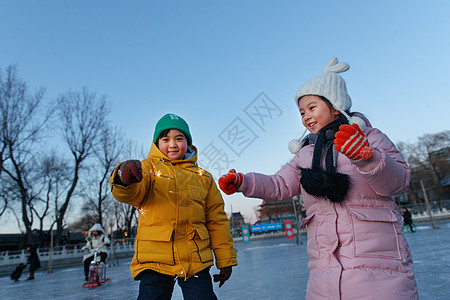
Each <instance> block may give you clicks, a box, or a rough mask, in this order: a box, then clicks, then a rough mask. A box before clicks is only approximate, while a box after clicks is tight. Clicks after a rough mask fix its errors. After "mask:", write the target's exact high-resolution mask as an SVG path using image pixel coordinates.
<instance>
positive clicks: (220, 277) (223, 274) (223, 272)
mask: <svg viewBox="0 0 450 300" xmlns="http://www.w3.org/2000/svg"><path fill="white" fill-rule="evenodd" d="M232 271H233V269H232V267H225V268H222V269H220V273H219V274H214V275H213V277H214V282H217V281H220V283H219V287H221V286H222V285H223V284H224V283H225V281H227V280H228V279H229V278H230V276H231V272H232Z"/></svg>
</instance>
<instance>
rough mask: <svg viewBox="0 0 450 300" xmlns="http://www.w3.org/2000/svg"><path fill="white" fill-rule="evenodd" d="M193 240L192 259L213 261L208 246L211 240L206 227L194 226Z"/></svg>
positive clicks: (204, 261)
mask: <svg viewBox="0 0 450 300" xmlns="http://www.w3.org/2000/svg"><path fill="white" fill-rule="evenodd" d="M193 242H194V244H195V248H194V252H195V253H193V257H192V258H193V260H198V261H200V262H202V263H206V262H210V261H213V254H212V251H211V247H210V246H211V241H210V238H209V232H208V229H206V227H198V228H195V234H194V239H193Z"/></svg>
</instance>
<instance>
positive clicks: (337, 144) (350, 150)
mask: <svg viewBox="0 0 450 300" xmlns="http://www.w3.org/2000/svg"><path fill="white" fill-rule="evenodd" d="M334 137H335V139H334V149H336V150H337V151H339V152H341V153H342V154H344V155H345V156H347V157H348V158H350V159H351V160H361V159H363V160H370V159H372V158H373V149H372V148H371V147H370V144H369V142H368V141H367V138H366V136H365V134H364V133H363V132H362V131H361V129H360V128H359V126H358V125H356V124H353V125H352V126H350V125H341V126H339V131H338V132H336V134H335V135H334Z"/></svg>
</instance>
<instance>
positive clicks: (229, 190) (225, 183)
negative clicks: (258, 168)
mask: <svg viewBox="0 0 450 300" xmlns="http://www.w3.org/2000/svg"><path fill="white" fill-rule="evenodd" d="M242 181H244V174H242V173H236V170H234V169H231V170H230V171H229V172H228V174H225V175H223V176H222V177H220V178H219V188H220V189H221V190H222V191H223V192H224V193H225V194H227V195H231V194H234V193H236V192H237V191H238V189H239V187H240V186H241V184H242Z"/></svg>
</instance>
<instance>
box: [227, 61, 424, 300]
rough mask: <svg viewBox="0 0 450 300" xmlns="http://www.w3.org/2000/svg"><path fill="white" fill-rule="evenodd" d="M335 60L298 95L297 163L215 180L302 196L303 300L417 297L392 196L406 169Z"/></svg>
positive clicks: (405, 180) (270, 194)
mask: <svg viewBox="0 0 450 300" xmlns="http://www.w3.org/2000/svg"><path fill="white" fill-rule="evenodd" d="M348 68H349V65H348V64H346V63H339V62H338V60H337V59H336V58H333V59H332V60H331V61H330V62H329V63H328V64H327V65H326V66H325V68H324V70H323V74H322V75H320V76H318V77H315V78H313V79H311V80H309V81H307V82H306V83H305V84H304V85H303V86H302V87H301V88H300V89H299V90H298V92H297V94H296V97H295V102H296V105H297V106H298V107H299V109H300V114H301V117H302V123H303V125H304V126H305V127H306V129H308V130H309V131H310V132H311V133H310V134H309V135H308V136H307V137H306V138H305V139H304V140H303V143H302V144H300V142H299V141H298V140H297V141H294V142H291V143H290V150H291V151H292V152H293V153H295V157H294V158H293V159H292V160H291V162H290V163H288V164H286V165H285V166H284V167H282V169H281V170H279V171H278V172H277V173H276V174H274V175H263V174H258V173H248V174H245V175H244V174H242V173H236V171H234V170H231V171H230V172H229V173H228V174H226V175H224V176H222V177H221V178H220V179H219V186H220V188H221V189H222V190H223V191H224V192H225V193H226V194H232V193H234V192H236V191H239V192H242V193H243V194H244V195H245V196H246V197H254V198H261V199H266V200H282V199H286V198H290V197H293V196H295V195H297V194H300V193H301V194H302V197H303V201H304V205H305V207H306V214H307V217H306V218H305V219H304V220H303V222H302V227H304V226H305V225H307V234H308V243H307V249H308V256H309V263H308V268H309V270H310V276H309V279H308V284H307V292H306V293H307V297H306V298H307V299H314V300H317V299H327V300H328V299H346V300H347V299H405V300H406V299H408V300H411V299H418V294H417V286H416V281H415V278H414V274H413V265H412V258H411V254H410V250H409V246H408V243H407V241H406V238H405V236H404V232H403V225H402V218H401V214H400V211H399V209H398V207H397V205H396V204H395V202H394V200H393V199H392V198H391V197H390V196H391V195H394V194H397V193H400V192H401V191H402V190H404V189H405V188H406V187H407V186H408V184H409V180H410V170H409V169H408V167H407V166H406V163H405V162H404V160H403V158H402V156H401V154H400V153H399V152H398V150H397V149H396V147H395V146H394V144H393V143H392V142H391V141H390V140H389V139H388V137H387V136H386V135H384V134H383V133H382V132H380V131H379V130H378V129H375V128H372V127H371V126H370V123H369V122H368V121H367V120H363V119H365V118H364V116H362V115H361V114H351V113H350V112H349V109H350V107H351V99H350V96H349V95H348V93H347V88H346V85H345V81H344V80H343V78H342V77H341V76H340V75H339V74H338V73H341V72H344V71H346V70H348Z"/></svg>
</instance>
